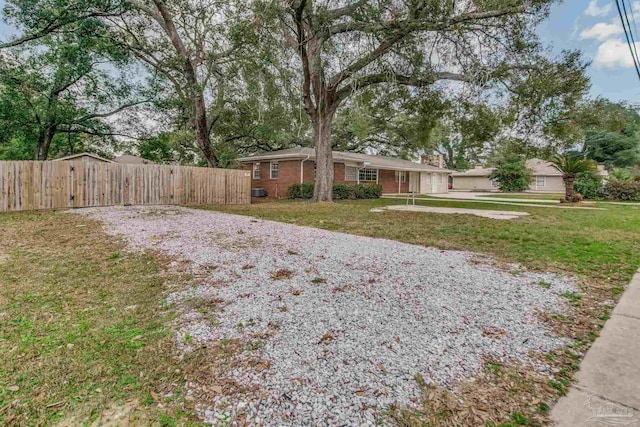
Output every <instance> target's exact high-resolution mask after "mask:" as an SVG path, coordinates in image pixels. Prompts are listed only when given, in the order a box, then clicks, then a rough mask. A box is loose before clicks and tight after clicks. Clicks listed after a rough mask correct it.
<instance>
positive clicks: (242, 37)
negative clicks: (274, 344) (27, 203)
mask: <svg viewBox="0 0 640 427" xmlns="http://www.w3.org/2000/svg"><path fill="white" fill-rule="evenodd" d="M553 3H554V0H536V1H530V0H501V1H495V0H478V1H473V2H453V1H450V0H427V1H424V0H420V1H413V0H411V1H402V2H400V1H397V0H377V1H371V0H350V1H347V0H338V1H335V0H332V1H328V0H291V1H287V2H273V1H266V0H253V1H249V2H232V1H229V0H176V1H171V2H167V1H165V0H95V1H91V2H87V1H86V0H64V1H61V0H8V1H7V2H6V5H5V8H4V11H3V18H4V20H5V21H7V22H8V23H9V24H10V25H12V26H13V27H14V28H15V29H16V30H17V33H18V34H17V35H16V36H14V37H12V38H10V39H8V40H3V41H0V56H1V57H2V62H1V65H0V73H1V74H0V79H1V80H0V104H1V106H2V107H3V108H2V113H1V114H2V115H1V116H0V129H1V130H3V131H4V132H3V135H2V136H1V137H0V156H2V157H3V158H37V159H45V158H48V157H51V156H52V155H53V156H58V155H61V154H64V153H67V152H70V151H71V152H73V151H77V150H79V149H89V150H94V151H100V152H102V151H104V152H105V154H108V153H109V152H112V153H113V152H116V151H118V152H131V153H136V154H141V155H143V156H145V157H148V158H150V159H152V160H154V161H159V162H178V163H186V164H200V165H208V166H223V167H231V166H234V162H233V159H234V158H235V157H237V156H239V155H247V154H252V153H255V152H257V151H268V150H274V149H280V148H286V147H289V146H311V147H314V148H315V150H316V179H315V181H316V186H315V190H314V191H315V194H314V198H315V199H316V200H331V188H332V180H333V161H332V154H331V151H332V149H338V150H348V151H357V152H374V153H379V154H384V155H392V156H398V157H402V158H407V159H414V160H415V159H417V158H418V157H420V156H424V155H426V156H428V155H432V154H434V153H440V154H442V155H443V157H444V159H445V163H446V166H447V167H450V168H456V169H464V168H467V167H469V166H470V165H471V164H473V163H477V162H482V161H484V162H490V163H495V162H497V161H498V160H499V159H500V158H504V157H508V156H513V155H515V156H523V155H527V156H530V155H536V156H538V157H546V158H550V156H552V155H553V154H555V153H557V152H561V151H564V150H566V149H569V148H579V149H580V150H582V151H583V152H584V154H585V155H586V156H587V157H589V158H591V159H594V160H596V161H598V162H603V163H605V164H607V165H608V166H610V167H630V166H633V165H635V164H637V163H638V161H639V160H640V150H639V149H638V134H637V129H638V117H639V116H638V114H637V112H636V111H635V110H633V109H632V108H630V107H629V106H627V105H623V104H616V103H611V102H608V101H606V100H604V99H596V100H588V99H586V98H585V94H586V91H587V89H588V87H589V81H588V78H587V77H586V76H585V73H584V71H585V69H586V67H587V66H588V64H587V63H586V62H585V61H584V60H583V59H582V57H581V55H580V53H579V52H577V51H566V52H562V53H561V54H559V55H556V56H553V55H551V54H549V53H548V51H547V50H546V49H545V46H543V45H542V44H541V42H540V40H539V39H538V37H537V35H536V31H535V30H536V25H537V24H538V23H539V22H541V21H542V20H544V19H545V18H546V17H547V16H548V13H549V8H550V6H551V5H552V4H553Z"/></svg>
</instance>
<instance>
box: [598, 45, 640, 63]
mask: <svg viewBox="0 0 640 427" xmlns="http://www.w3.org/2000/svg"><path fill="white" fill-rule="evenodd" d="M636 49H638V51H639V52H640V43H636ZM594 62H595V64H596V65H597V66H599V67H602V68H618V67H622V68H631V67H633V58H632V57H631V52H629V45H627V43H626V42H623V41H622V40H618V39H611V40H607V41H606V42H604V43H602V44H601V45H600V47H599V48H598V52H597V53H596V56H595V58H594Z"/></svg>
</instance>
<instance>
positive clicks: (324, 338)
mask: <svg viewBox="0 0 640 427" xmlns="http://www.w3.org/2000/svg"><path fill="white" fill-rule="evenodd" d="M333 339H334V336H333V335H332V334H331V333H330V332H327V333H326V334H324V335H323V336H322V338H320V341H318V345H320V344H328V343H329V342H331V341H333Z"/></svg>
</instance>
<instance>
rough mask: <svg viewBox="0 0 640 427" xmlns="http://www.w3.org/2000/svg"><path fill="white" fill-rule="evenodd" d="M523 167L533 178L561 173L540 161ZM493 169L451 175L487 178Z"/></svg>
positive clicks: (480, 167) (478, 167) (546, 162)
mask: <svg viewBox="0 0 640 427" xmlns="http://www.w3.org/2000/svg"><path fill="white" fill-rule="evenodd" d="M525 166H526V167H527V169H529V171H531V175H533V176H542V175H544V176H562V172H560V170H558V168H556V167H555V165H554V164H553V163H551V162H548V161H546V160H542V159H529V160H527V161H526V162H525ZM494 170H495V168H484V167H482V166H476V167H475V168H473V169H468V170H466V171H463V172H455V173H454V174H453V176H454V177H463V176H468V177H484V176H486V177H488V176H489V175H491V172H493V171H494Z"/></svg>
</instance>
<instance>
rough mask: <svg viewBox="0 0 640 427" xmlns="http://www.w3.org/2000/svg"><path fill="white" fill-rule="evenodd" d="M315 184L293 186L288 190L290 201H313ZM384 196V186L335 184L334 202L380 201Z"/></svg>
mask: <svg viewBox="0 0 640 427" xmlns="http://www.w3.org/2000/svg"><path fill="white" fill-rule="evenodd" d="M313 187H314V185H313V184H293V185H291V186H289V188H287V197H288V198H290V199H311V198H312V197H313ZM380 196H382V186H381V185H378V184H355V185H347V184H334V185H333V199H334V200H350V199H379V198H380Z"/></svg>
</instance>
